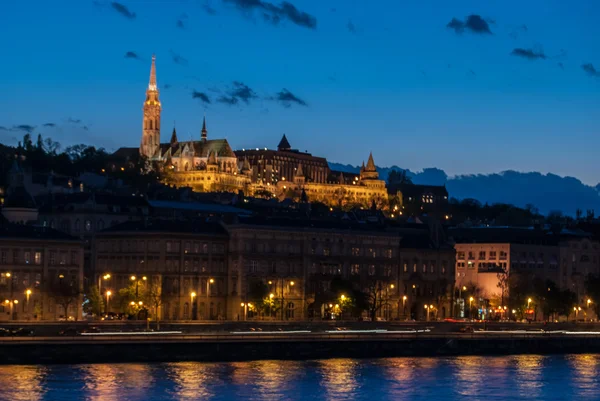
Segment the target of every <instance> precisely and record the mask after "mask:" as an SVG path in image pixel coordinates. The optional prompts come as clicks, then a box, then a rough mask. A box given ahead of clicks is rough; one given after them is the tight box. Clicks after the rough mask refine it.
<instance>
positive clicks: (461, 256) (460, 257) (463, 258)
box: [456, 251, 465, 260]
mask: <svg viewBox="0 0 600 401" xmlns="http://www.w3.org/2000/svg"><path fill="white" fill-rule="evenodd" d="M456 258H457V259H458V260H465V253H464V252H462V251H461V252H458V253H457V254H456Z"/></svg>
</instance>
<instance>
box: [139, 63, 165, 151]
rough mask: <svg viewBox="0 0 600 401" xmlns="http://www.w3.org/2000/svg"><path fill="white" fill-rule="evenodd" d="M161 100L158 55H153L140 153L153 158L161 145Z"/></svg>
mask: <svg viewBox="0 0 600 401" xmlns="http://www.w3.org/2000/svg"><path fill="white" fill-rule="evenodd" d="M160 110H161V105H160V100H158V87H157V86H156V57H155V56H152V67H150V82H149V83H148V89H146V101H145V102H144V120H143V127H142V142H141V144H140V154H141V155H142V156H145V157H147V158H148V159H151V158H152V157H153V156H154V154H155V153H156V151H157V150H158V147H159V145H160Z"/></svg>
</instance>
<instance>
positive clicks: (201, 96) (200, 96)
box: [192, 89, 210, 104]
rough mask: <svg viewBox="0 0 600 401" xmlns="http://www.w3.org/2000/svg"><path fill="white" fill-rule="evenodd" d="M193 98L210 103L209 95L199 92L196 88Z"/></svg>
mask: <svg viewBox="0 0 600 401" xmlns="http://www.w3.org/2000/svg"><path fill="white" fill-rule="evenodd" d="M192 99H200V100H201V101H203V102H204V103H207V104H210V98H209V97H208V95H207V94H206V93H204V92H199V91H197V90H195V89H194V90H193V91H192Z"/></svg>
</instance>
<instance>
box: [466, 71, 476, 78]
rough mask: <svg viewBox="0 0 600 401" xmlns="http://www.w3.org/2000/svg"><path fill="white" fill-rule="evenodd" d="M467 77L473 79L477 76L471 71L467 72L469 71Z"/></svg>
mask: <svg viewBox="0 0 600 401" xmlns="http://www.w3.org/2000/svg"><path fill="white" fill-rule="evenodd" d="M467 75H468V76H470V77H474V76H476V75H477V74H476V73H475V71H473V70H469V71H467Z"/></svg>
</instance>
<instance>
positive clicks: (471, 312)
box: [469, 297, 475, 318]
mask: <svg viewBox="0 0 600 401" xmlns="http://www.w3.org/2000/svg"><path fill="white" fill-rule="evenodd" d="M474 300H475V298H473V297H469V318H473V316H471V315H472V314H473V301H474Z"/></svg>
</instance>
